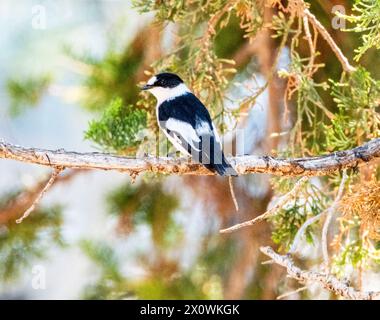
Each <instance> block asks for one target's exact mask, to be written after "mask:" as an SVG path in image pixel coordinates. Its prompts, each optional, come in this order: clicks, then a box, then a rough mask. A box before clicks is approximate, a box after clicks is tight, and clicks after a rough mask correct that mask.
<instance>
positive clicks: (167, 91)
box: [149, 83, 190, 105]
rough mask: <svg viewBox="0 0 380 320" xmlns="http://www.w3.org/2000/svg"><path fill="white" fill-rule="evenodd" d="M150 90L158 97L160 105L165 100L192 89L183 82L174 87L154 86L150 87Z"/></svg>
mask: <svg viewBox="0 0 380 320" xmlns="http://www.w3.org/2000/svg"><path fill="white" fill-rule="evenodd" d="M149 92H151V93H152V94H153V95H154V96H155V97H156V99H157V105H160V104H161V103H163V102H164V101H168V100H172V99H174V98H177V97H179V96H182V95H184V94H186V93H189V92H190V90H189V88H188V87H186V85H185V84H184V83H181V84H179V85H178V86H176V87H174V88H162V87H153V88H151V89H149Z"/></svg>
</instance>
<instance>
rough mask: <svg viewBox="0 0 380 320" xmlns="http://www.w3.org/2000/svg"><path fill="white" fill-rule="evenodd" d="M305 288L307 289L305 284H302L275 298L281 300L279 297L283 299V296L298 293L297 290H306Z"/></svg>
mask: <svg viewBox="0 0 380 320" xmlns="http://www.w3.org/2000/svg"><path fill="white" fill-rule="evenodd" d="M306 289H307V286H304V287H301V288H298V289H296V290H293V291H290V292H285V293H284V294H282V295H280V296H278V297H277V298H276V300H281V299H283V298H286V297H289V296H291V295H293V294H295V293H298V292H301V291H304V290H306Z"/></svg>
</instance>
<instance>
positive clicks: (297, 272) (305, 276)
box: [260, 247, 380, 300]
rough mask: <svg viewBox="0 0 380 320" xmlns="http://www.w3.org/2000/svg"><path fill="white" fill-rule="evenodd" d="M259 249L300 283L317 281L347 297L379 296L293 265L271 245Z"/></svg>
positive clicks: (329, 276) (355, 298) (379, 295)
mask: <svg viewBox="0 0 380 320" xmlns="http://www.w3.org/2000/svg"><path fill="white" fill-rule="evenodd" d="M260 251H261V252H262V253H264V254H265V255H267V256H268V257H270V258H271V259H272V260H273V261H274V262H275V263H276V264H278V265H280V266H283V267H285V268H286V271H287V273H288V275H289V276H290V277H291V278H294V279H296V280H298V281H300V282H302V283H305V282H307V281H310V282H317V283H319V284H320V285H321V286H322V287H323V288H325V289H327V290H329V291H331V292H333V293H335V294H337V295H339V296H342V297H344V298H347V299H354V300H373V299H375V298H377V297H380V292H373V291H368V292H362V291H358V290H356V289H354V288H353V287H350V286H349V284H347V283H344V282H342V281H340V280H339V279H337V278H336V277H334V276H332V275H329V274H325V273H320V272H316V271H305V270H302V269H300V268H298V267H297V266H295V265H294V263H293V261H292V259H291V257H290V256H289V255H286V256H282V255H279V254H278V253H276V252H274V250H273V249H272V248H271V247H261V248H260Z"/></svg>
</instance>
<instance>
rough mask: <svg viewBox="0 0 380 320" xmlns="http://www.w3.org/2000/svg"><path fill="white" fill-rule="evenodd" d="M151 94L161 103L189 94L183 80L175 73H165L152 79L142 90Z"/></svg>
mask: <svg viewBox="0 0 380 320" xmlns="http://www.w3.org/2000/svg"><path fill="white" fill-rule="evenodd" d="M141 90H147V91H149V92H151V93H152V94H153V95H154V96H155V97H156V98H157V100H158V101H159V102H162V101H165V100H168V99H173V98H175V97H177V96H180V95H183V94H185V93H186V92H189V89H188V88H187V87H186V85H185V84H184V83H183V80H182V79H181V78H180V77H179V76H177V75H176V74H174V73H169V72H163V73H158V74H156V75H155V76H153V77H151V78H150V79H149V80H148V82H147V83H146V84H145V85H144V86H143V87H142V88H141Z"/></svg>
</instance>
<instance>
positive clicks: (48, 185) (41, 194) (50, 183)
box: [16, 167, 64, 223]
mask: <svg viewBox="0 0 380 320" xmlns="http://www.w3.org/2000/svg"><path fill="white" fill-rule="evenodd" d="M63 170H64V168H62V167H55V168H54V171H53V172H52V174H51V177H50V179H49V181H48V182H47V184H46V185H45V187H44V188H43V189H42V191H41V192H40V193H39V195H38V196H37V198H36V199H35V200H34V201H33V203H32V205H31V206H30V207H29V208H28V209H27V210H26V211H25V212H24V214H23V215H22V217H21V218H19V219H17V220H16V223H21V222H22V221H23V220H24V219H25V218H27V217H28V216H29V215H30V214H31V213H32V212H33V211H34V209H35V208H36V206H37V205H38V204H39V203H40V201H41V199H42V197H43V196H44V194H45V193H46V192H47V191H48V190H49V189H50V187H51V186H52V185H53V183H54V181H55V179H56V178H57V177H58V175H59V174H60V173H61V172H62V171H63Z"/></svg>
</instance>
